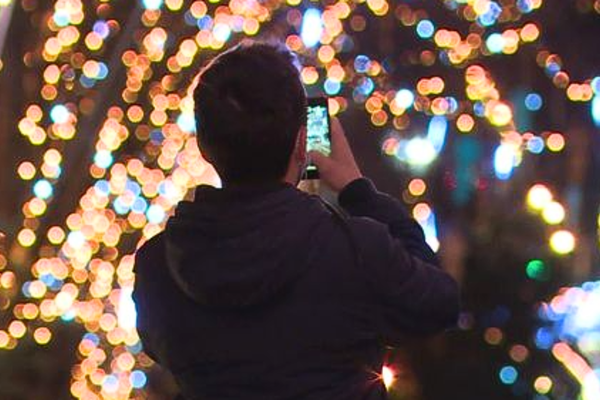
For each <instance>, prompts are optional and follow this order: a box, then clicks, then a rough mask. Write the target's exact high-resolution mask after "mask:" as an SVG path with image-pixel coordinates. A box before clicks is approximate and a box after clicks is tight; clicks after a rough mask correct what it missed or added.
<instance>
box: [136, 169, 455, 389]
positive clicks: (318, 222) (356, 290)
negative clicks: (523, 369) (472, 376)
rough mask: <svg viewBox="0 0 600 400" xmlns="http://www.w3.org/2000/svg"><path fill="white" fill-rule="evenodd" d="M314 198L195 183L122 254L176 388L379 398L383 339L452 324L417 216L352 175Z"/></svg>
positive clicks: (148, 337) (448, 286) (152, 348)
mask: <svg viewBox="0 0 600 400" xmlns="http://www.w3.org/2000/svg"><path fill="white" fill-rule="evenodd" d="M339 203H340V205H341V206H342V208H343V210H344V211H345V212H346V213H347V214H348V216H347V217H346V218H342V217H341V215H340V214H336V213H333V212H332V211H330V209H328V208H327V207H325V205H324V203H323V202H322V201H321V200H320V199H319V197H317V196H314V195H309V194H306V193H304V192H302V191H300V190H298V189H296V188H295V187H293V186H291V185H289V184H285V183H277V184H271V185H258V186H251V187H250V186H246V187H243V186H240V187H232V188H226V189H216V188H213V187H210V186H204V185H203V186H199V187H198V188H197V189H196V196H195V200H194V201H193V202H181V203H179V205H178V206H177V209H176V212H175V215H174V216H173V217H172V218H171V219H170V220H169V222H168V224H167V227H166V230H165V232H164V233H161V234H159V235H157V236H155V237H154V238H152V239H151V240H149V241H148V242H147V243H146V244H144V245H143V246H142V247H141V248H140V249H139V251H138V252H137V254H136V259H135V271H136V282H135V290H134V293H133V296H134V300H135V302H136V304H137V312H138V330H139V334H140V336H141V340H142V343H143V345H144V350H145V351H146V352H147V353H148V354H149V355H150V356H151V357H152V358H153V359H154V360H156V361H157V362H158V363H159V364H161V365H162V366H164V367H166V368H167V369H169V370H170V371H171V372H172V373H173V374H174V376H175V378H176V380H177V382H178V384H179V386H180V389H181V392H182V395H183V397H184V398H185V399H187V400H196V399H198V400H200V399H203V400H204V399H206V400H239V399H244V400H254V399H256V400H259V399H260V400H271V399H272V400H284V399H285V400H292V399H302V400H313V399H314V400H316V399H319V400H326V399H327V400H350V399H352V400H359V399H360V400H376V399H377V400H381V399H385V398H386V391H385V387H384V385H383V382H382V379H381V375H380V374H381V370H382V365H383V361H384V356H385V349H386V346H393V345H397V344H400V343H402V337H403V336H404V335H406V334H415V333H417V334H426V333H434V332H437V331H440V330H442V329H444V328H446V327H449V326H451V325H453V324H454V323H455V321H456V319H457V314H458V311H459V301H458V289H457V285H456V283H455V282H454V280H453V279H452V278H451V277H450V276H448V275H447V274H446V273H445V272H443V271H442V270H441V269H440V268H439V266H438V263H437V261H436V257H435V255H434V253H433V252H432V251H431V249H430V248H429V247H428V246H427V244H426V243H425V240H424V236H423V232H422V230H421V228H420V226H419V225H418V224H417V223H416V222H415V221H414V220H413V219H411V218H409V216H408V215H407V213H406V211H405V210H404V209H403V206H402V205H401V204H400V202H399V201H398V200H396V199H393V198H391V197H390V196H387V195H385V194H383V193H380V192H378V191H377V190H376V189H375V187H374V186H373V184H372V183H371V182H370V181H369V180H367V179H364V178H361V179H357V180H355V181H353V182H352V183H350V184H349V185H348V186H347V187H346V188H344V190H343V191H342V192H341V193H340V196H339Z"/></svg>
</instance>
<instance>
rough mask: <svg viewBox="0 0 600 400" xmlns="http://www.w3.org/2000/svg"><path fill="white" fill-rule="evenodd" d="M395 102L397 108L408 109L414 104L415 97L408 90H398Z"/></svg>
mask: <svg viewBox="0 0 600 400" xmlns="http://www.w3.org/2000/svg"><path fill="white" fill-rule="evenodd" d="M395 100H396V104H398V106H399V107H402V108H408V107H410V106H412V105H413V103H414V102H415V95H414V93H413V92H412V91H410V90H408V89H400V90H398V93H396V98H395Z"/></svg>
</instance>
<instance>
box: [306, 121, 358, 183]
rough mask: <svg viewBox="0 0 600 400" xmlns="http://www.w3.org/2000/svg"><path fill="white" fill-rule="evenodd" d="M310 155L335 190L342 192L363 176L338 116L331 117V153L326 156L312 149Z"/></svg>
mask: <svg viewBox="0 0 600 400" xmlns="http://www.w3.org/2000/svg"><path fill="white" fill-rule="evenodd" d="M308 157H309V160H311V161H312V162H313V164H315V165H316V166H317V169H318V170H319V176H320V177H321V180H322V181H323V182H325V184H326V185H327V186H329V187H330V188H331V189H332V190H333V191H335V192H340V191H341V190H342V189H343V188H344V187H345V186H346V185H347V184H349V183H350V182H352V181H353V180H355V179H358V178H362V173H361V172H360V169H358V166H357V165H356V161H355V160H354V156H353V155H352V150H351V149H350V146H349V145H348V141H347V140H346V135H345V133H344V129H343V128H342V124H340V121H339V120H338V119H337V118H331V154H330V155H329V156H326V155H324V154H323V153H320V152H318V151H311V152H309V153H308Z"/></svg>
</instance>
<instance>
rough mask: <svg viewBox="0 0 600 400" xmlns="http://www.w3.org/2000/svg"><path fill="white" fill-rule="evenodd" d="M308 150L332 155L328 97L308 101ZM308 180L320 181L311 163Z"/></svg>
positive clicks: (307, 173) (307, 172) (308, 169)
mask: <svg viewBox="0 0 600 400" xmlns="http://www.w3.org/2000/svg"><path fill="white" fill-rule="evenodd" d="M306 149H307V151H312V150H317V151H320V152H321V153H323V154H325V155H329V154H330V153H331V123H330V121H329V108H328V105H327V98H326V97H313V98H309V99H308V108H307V110H306ZM306 178H307V179H319V171H318V170H317V167H316V165H314V164H312V163H310V164H308V166H307V168H306Z"/></svg>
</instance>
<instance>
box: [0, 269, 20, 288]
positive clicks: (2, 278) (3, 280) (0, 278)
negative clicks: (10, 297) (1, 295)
mask: <svg viewBox="0 0 600 400" xmlns="http://www.w3.org/2000/svg"><path fill="white" fill-rule="evenodd" d="M15 282H16V277H15V274H14V272H12V271H6V272H4V273H3V274H0V286H1V287H2V288H4V289H10V288H12V287H13V286H14V285H15Z"/></svg>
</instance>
